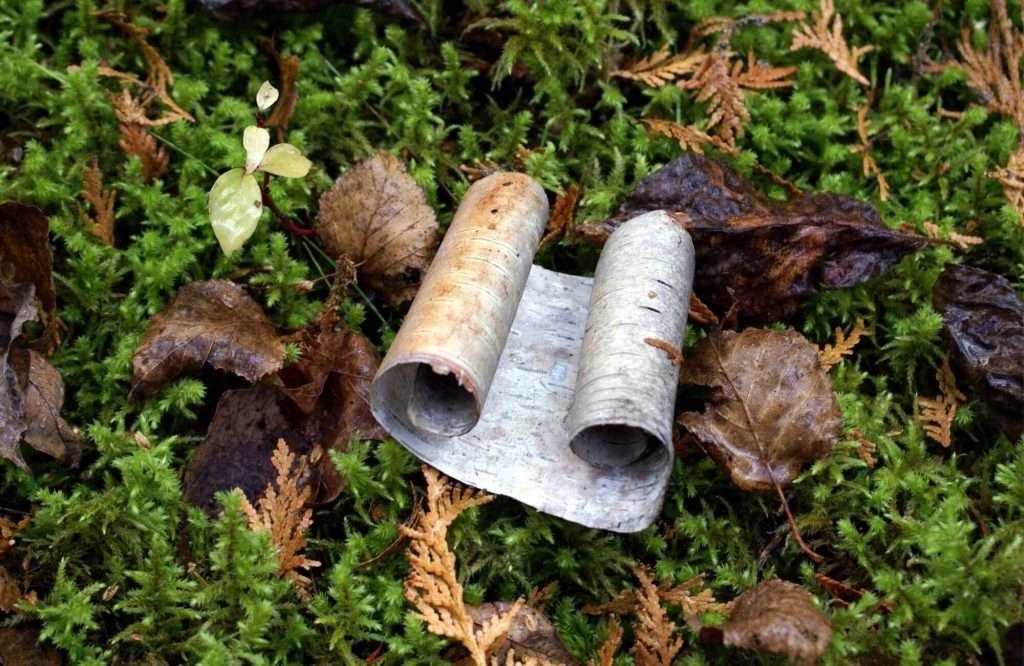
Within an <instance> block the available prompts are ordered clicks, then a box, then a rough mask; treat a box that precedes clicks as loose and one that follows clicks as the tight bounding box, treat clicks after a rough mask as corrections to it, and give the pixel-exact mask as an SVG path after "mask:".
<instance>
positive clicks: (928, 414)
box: [917, 356, 965, 448]
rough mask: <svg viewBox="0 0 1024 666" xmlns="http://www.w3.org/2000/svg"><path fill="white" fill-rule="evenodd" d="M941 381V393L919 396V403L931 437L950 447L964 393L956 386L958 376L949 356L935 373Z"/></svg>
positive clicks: (925, 429) (925, 427) (927, 432)
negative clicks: (957, 411) (927, 396)
mask: <svg viewBox="0 0 1024 666" xmlns="http://www.w3.org/2000/svg"><path fill="white" fill-rule="evenodd" d="M935 378H936V379H937V380H938V382H939V391H940V393H939V395H938V396H936V397H934V398H923V397H918V399H917V405H918V407H920V409H921V416H920V418H921V422H922V423H923V424H924V431H925V434H927V435H928V436H929V437H931V438H932V439H933V440H935V441H936V442H938V443H939V444H941V445H942V446H943V447H945V448H949V446H950V444H952V443H953V432H952V431H953V419H954V418H955V417H956V410H957V408H958V407H959V405H960V401H961V400H964V399H965V397H964V394H963V393H961V392H960V389H958V388H957V387H956V378H955V377H954V376H953V370H952V368H950V367H949V357H948V356H947V357H946V358H945V360H943V362H942V367H941V368H939V370H938V371H937V372H936V373H935Z"/></svg>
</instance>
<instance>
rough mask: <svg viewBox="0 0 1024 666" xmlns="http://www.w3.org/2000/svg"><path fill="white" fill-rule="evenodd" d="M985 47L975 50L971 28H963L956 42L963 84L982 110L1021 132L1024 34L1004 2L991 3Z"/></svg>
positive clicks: (1022, 117) (993, 0)
mask: <svg viewBox="0 0 1024 666" xmlns="http://www.w3.org/2000/svg"><path fill="white" fill-rule="evenodd" d="M992 14H993V16H992V20H991V21H990V22H989V30H988V47H987V48H986V49H985V50H984V51H977V50H975V48H974V45H973V41H972V39H971V28H964V30H963V32H962V33H961V35H960V40H959V41H958V42H957V49H958V50H959V51H960V57H961V58H962V59H963V61H962V62H959V63H956V64H958V65H959V66H960V67H962V68H963V70H964V71H965V72H966V73H967V82H968V85H970V87H971V88H973V89H974V91H975V92H976V93H977V94H978V95H979V96H980V97H981V100H982V102H983V103H984V104H985V106H986V108H988V109H989V110H990V111H993V112H995V113H998V114H1001V115H1003V116H1006V117H1007V118H1009V119H1011V120H1012V121H1013V122H1014V123H1016V125H1017V127H1018V128H1019V129H1021V130H1024V89H1022V87H1021V70H1020V68H1021V64H1020V63H1021V58H1022V57H1024V33H1022V32H1021V31H1019V30H1017V29H1016V28H1015V27H1014V25H1013V22H1012V21H1011V20H1010V17H1009V15H1008V14H1007V11H1006V0H992Z"/></svg>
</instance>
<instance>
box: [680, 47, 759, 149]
mask: <svg viewBox="0 0 1024 666" xmlns="http://www.w3.org/2000/svg"><path fill="white" fill-rule="evenodd" d="M729 55H730V54H729V52H728V51H719V50H716V51H714V52H712V53H710V54H709V55H708V56H707V58H705V59H704V61H703V62H702V63H701V65H700V67H699V68H697V71H696V72H695V73H694V75H693V76H692V77H691V78H690V79H688V80H686V81H680V82H678V83H676V85H677V86H679V87H680V88H683V89H684V90H696V91H698V92H697V98H696V100H697V102H707V103H708V113H709V114H710V118H709V119H708V124H707V128H708V129H709V130H710V129H716V131H717V134H718V135H719V136H720V137H721V138H722V140H723V141H725V143H726V144H728V145H729V146H732V147H735V146H736V138H737V137H739V136H743V133H744V129H743V123H745V122H747V121H749V120H750V111H749V110H748V109H747V102H746V100H745V99H744V97H743V90H742V89H741V88H740V84H739V83H738V82H737V81H736V80H735V79H733V77H732V73H731V72H730V69H729Z"/></svg>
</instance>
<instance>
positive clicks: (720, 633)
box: [700, 580, 832, 664]
mask: <svg viewBox="0 0 1024 666" xmlns="http://www.w3.org/2000/svg"><path fill="white" fill-rule="evenodd" d="M700 638H701V641H702V642H704V643H708V644H712V645H717V644H724V645H727V646H729V647H739V648H747V649H750V650H760V651H762V652H773V653H776V654H783V655H786V656H787V657H789V658H790V659H792V660H794V661H797V662H799V663H804V664H811V663H814V662H815V661H817V660H818V658H820V657H821V655H823V654H824V653H825V650H826V649H828V644H829V641H831V640H832V622H831V621H830V620H829V619H828V617H827V616H826V615H825V614H823V613H822V612H821V611H820V610H818V608H817V607H816V606H815V605H814V597H813V596H811V593H810V592H808V591H807V590H806V589H804V588H803V587H802V586H800V585H797V584H795V583H789V582H786V581H782V580H772V581H768V582H766V583H761V584H760V585H758V586H757V587H754V588H753V589H750V590H747V591H746V592H744V593H743V594H741V595H740V596H739V597H738V598H737V599H736V600H735V601H734V602H733V609H732V614H731V616H730V617H729V622H727V623H726V624H723V625H719V626H716V627H703V628H702V629H701V633H700Z"/></svg>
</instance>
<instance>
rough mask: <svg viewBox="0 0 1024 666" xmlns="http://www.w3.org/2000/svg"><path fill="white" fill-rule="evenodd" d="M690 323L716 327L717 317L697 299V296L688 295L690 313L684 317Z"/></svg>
mask: <svg viewBox="0 0 1024 666" xmlns="http://www.w3.org/2000/svg"><path fill="white" fill-rule="evenodd" d="M686 316H687V317H689V318H690V321H695V322H697V323H698V324H703V325H705V326H718V316H717V315H716V314H715V313H714V312H712V310H711V308H709V307H708V306H707V305H706V304H705V303H704V301H702V300H700V299H699V298H697V294H690V311H689V313H688V314H687V315H686Z"/></svg>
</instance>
